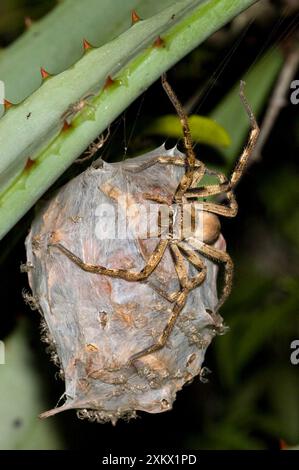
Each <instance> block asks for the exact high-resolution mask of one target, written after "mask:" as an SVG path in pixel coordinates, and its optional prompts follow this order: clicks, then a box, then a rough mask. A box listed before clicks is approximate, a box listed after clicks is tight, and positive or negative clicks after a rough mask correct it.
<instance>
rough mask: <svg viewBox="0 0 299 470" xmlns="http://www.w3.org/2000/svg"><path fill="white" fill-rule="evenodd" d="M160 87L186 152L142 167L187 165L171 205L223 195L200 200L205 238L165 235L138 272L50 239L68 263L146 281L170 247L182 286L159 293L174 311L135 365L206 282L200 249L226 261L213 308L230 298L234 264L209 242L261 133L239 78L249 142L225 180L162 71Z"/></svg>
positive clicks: (229, 211)
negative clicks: (199, 144) (201, 150)
mask: <svg viewBox="0 0 299 470" xmlns="http://www.w3.org/2000/svg"><path fill="white" fill-rule="evenodd" d="M162 85H163V87H164V89H165V91H166V93H167V94H168V97H169V98H170V100H171V102H172V104H173V105H174V107H175V109H176V111H177V114H178V116H179V118H180V121H181V124H182V129H183V135H184V137H183V140H184V148H185V155H184V156H169V155H168V156H167V155H161V156H158V157H156V158H155V159H153V160H152V161H150V162H146V163H144V165H143V166H141V169H142V168H149V167H150V166H152V165H154V164H157V163H158V164H161V165H178V166H182V167H184V168H185V172H184V174H183V176H182V178H181V180H180V182H179V184H178V186H177V188H176V191H175V193H174V196H173V203H175V204H179V205H181V204H183V203H184V202H188V201H191V202H192V200H194V199H195V200H196V198H199V197H200V198H205V197H208V196H216V195H225V196H226V200H227V203H226V204H220V203H217V202H210V201H208V202H207V201H204V202H203V203H202V211H203V212H204V216H205V217H204V221H205V223H207V224H208V225H209V230H208V231H207V233H206V234H205V232H204V234H205V236H204V237H203V240H199V239H197V238H195V237H192V236H191V237H188V238H187V239H186V238H185V239H184V238H181V239H173V238H172V237H171V234H170V233H169V236H168V237H167V238H166V239H164V238H163V239H162V238H160V240H159V242H158V243H157V245H156V248H155V249H154V251H153V253H152V254H151V255H150V257H149V258H148V260H147V261H146V263H145V266H144V267H143V268H142V269H141V271H138V272H137V271H131V270H126V269H111V268H105V267H104V266H99V265H93V264H89V263H86V262H84V261H83V260H82V259H80V258H79V257H78V256H76V255H75V254H73V253H72V252H71V251H69V250H68V249H67V248H66V247H64V246H63V245H61V244H60V243H59V242H55V239H54V240H53V239H52V241H51V243H50V245H52V246H55V247H56V248H58V249H59V250H60V251H61V252H62V253H64V254H65V255H66V256H67V257H68V258H69V259H70V260H71V261H73V262H74V263H75V264H76V265H78V266H79V267H80V268H81V269H83V270H84V271H87V272H90V273H97V274H103V275H106V276H110V277H117V278H121V279H124V280H126V281H131V282H137V281H144V280H146V279H147V278H148V277H149V276H150V274H152V273H153V271H154V270H155V269H156V267H157V266H158V264H159V263H160V261H161V259H162V257H163V255H164V253H165V250H166V248H167V247H169V249H170V252H171V254H172V256H173V260H174V265H175V270H176V273H177V276H178V280H179V284H180V289H179V290H178V291H177V292H174V293H172V294H171V295H169V294H165V293H163V296H164V297H166V298H167V299H168V300H169V302H171V303H172V304H173V308H172V312H171V314H170V317H169V319H168V322H167V324H166V326H165V328H164V330H163V331H162V333H161V334H160V336H159V337H158V339H157V341H156V342H155V343H154V344H152V345H151V346H149V347H147V348H146V349H143V350H142V351H140V352H138V353H136V354H134V355H133V356H131V358H130V360H129V365H131V364H133V363H134V361H135V360H136V359H139V358H140V357H142V356H145V355H147V354H151V353H153V352H155V351H157V350H159V349H161V348H162V347H164V346H165V344H166V341H167V339H168V338H169V336H170V334H171V332H172V330H173V328H174V325H175V323H176V320H177V318H178V316H179V314H180V312H181V311H182V309H183V307H184V305H185V303H186V299H187V296H188V294H189V292H190V291H191V290H193V289H195V288H196V287H197V286H199V285H200V284H202V283H203V281H204V280H205V277H206V271H207V270H206V266H205V264H204V262H203V260H202V258H201V257H200V256H199V253H200V254H201V255H203V256H204V257H207V258H209V259H210V260H212V261H213V262H216V263H220V264H222V265H224V286H223V290H222V294H221V296H220V299H219V302H218V304H217V307H216V309H215V311H216V312H217V311H218V309H219V308H220V307H221V306H222V304H223V303H224V301H225V300H226V298H227V297H228V295H229V293H230V291H231V287H232V278H233V262H232V260H231V258H230V256H229V255H228V254H227V253H226V252H224V251H221V250H219V249H217V248H215V247H214V246H212V245H213V244H214V243H215V241H216V240H217V238H218V236H219V234H220V222H219V220H218V217H217V215H222V216H225V217H235V215H236V214H237V210H238V206H237V202H236V199H235V196H234V193H233V189H234V187H235V186H236V184H237V183H238V181H239V180H240V178H241V176H242V174H243V172H244V170H245V167H246V164H247V162H248V159H249V157H250V154H251V153H252V151H253V149H254V146H255V144H256V142H257V138H258V135H259V128H258V125H257V122H256V120H255V117H254V114H253V112H252V110H251V107H250V105H249V103H248V102H247V99H246V97H245V95H244V82H241V85H240V98H241V101H242V103H243V106H244V108H245V111H246V113H247V115H248V117H249V120H250V125H251V130H250V135H249V139H248V142H247V145H246V147H245V148H244V150H243V152H242V154H241V155H240V157H239V159H238V161H237V163H236V165H235V168H234V169H233V171H232V173H231V175H230V177H229V178H227V177H226V176H225V175H223V174H222V173H220V172H217V171H214V170H209V169H208V168H206V167H205V165H204V163H202V162H201V161H199V160H197V159H196V157H195V153H194V150H193V144H192V139H191V134H190V129H189V125H188V118H187V116H186V113H185V112H184V109H183V107H182V105H181V103H180V101H179V100H178V98H177V96H176V95H175V93H174V91H173V90H172V88H171V86H170V85H169V83H168V82H167V81H166V77H165V76H164V75H163V76H162ZM139 170H140V167H139ZM205 175H211V176H213V177H215V178H216V179H217V180H218V182H217V184H212V185H207V186H198V184H199V183H200V181H201V180H202V178H203V177H204V176H205ZM146 198H147V199H149V200H153V201H155V202H158V203H161V198H160V197H155V196H154V195H150V194H149V195H147V196H146ZM162 202H163V201H162ZM168 205H169V203H168ZM216 214H217V215H216ZM184 258H186V259H187V260H188V261H189V262H190V263H191V265H193V266H194V267H195V268H196V270H197V271H198V273H197V274H196V275H195V276H193V277H189V275H188V270H187V268H186V265H185V261H184Z"/></svg>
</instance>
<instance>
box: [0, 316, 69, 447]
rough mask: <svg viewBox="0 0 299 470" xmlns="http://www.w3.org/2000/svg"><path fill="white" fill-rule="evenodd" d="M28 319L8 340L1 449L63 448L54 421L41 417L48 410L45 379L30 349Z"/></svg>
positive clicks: (2, 372) (0, 373) (1, 382)
mask: <svg viewBox="0 0 299 470" xmlns="http://www.w3.org/2000/svg"><path fill="white" fill-rule="evenodd" d="M28 327H29V325H28V323H27V322H25V321H24V320H23V321H22V322H20V323H19V326H18V327H17V329H16V330H15V331H14V332H13V333H12V334H11V335H10V336H9V337H8V338H6V340H5V364H2V365H0V397H1V400H0V415H1V420H0V449H2V450H12V449H19V450H21V449H23V450H29V449H61V448H63V443H62V436H61V434H60V432H59V429H58V428H57V426H56V425H55V422H54V421H41V420H39V419H37V415H38V414H39V413H40V412H41V411H43V410H44V409H45V408H46V407H47V402H46V399H45V397H44V396H43V394H44V395H45V394H46V390H45V388H44V386H43V380H42V379H43V377H42V374H41V371H39V370H38V363H37V360H36V358H35V357H34V351H33V350H32V349H30V346H29V340H30V334H29V332H28V330H29V328H28Z"/></svg>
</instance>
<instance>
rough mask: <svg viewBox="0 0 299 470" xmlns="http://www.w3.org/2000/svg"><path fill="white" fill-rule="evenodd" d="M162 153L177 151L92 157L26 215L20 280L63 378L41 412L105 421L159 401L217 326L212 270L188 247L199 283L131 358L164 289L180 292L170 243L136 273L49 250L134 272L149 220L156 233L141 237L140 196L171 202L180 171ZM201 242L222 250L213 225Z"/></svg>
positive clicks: (163, 303) (193, 365)
mask: <svg viewBox="0 0 299 470" xmlns="http://www.w3.org/2000/svg"><path fill="white" fill-rule="evenodd" d="M161 155H163V156H166V157H168V158H169V157H171V158H174V159H182V160H183V159H184V158H185V156H184V155H183V154H182V153H180V152H179V151H178V150H177V149H176V148H174V149H171V150H166V149H165V147H164V146H162V147H160V148H158V149H156V150H155V151H153V152H150V153H147V154H145V155H142V156H140V157H136V158H132V159H129V160H126V161H123V162H117V163H113V164H108V163H105V162H103V161H102V160H98V161H97V162H96V164H95V165H94V166H91V167H90V168H88V169H87V170H86V171H85V172H83V173H82V174H80V175H79V176H78V177H76V178H75V179H74V180H72V181H70V182H69V183H68V184H66V185H65V186H64V187H63V188H62V189H60V190H59V191H58V192H57V193H56V195H54V197H53V198H52V199H51V200H50V201H49V202H48V203H47V204H45V206H44V208H43V209H42V210H41V212H40V213H39V215H38V216H37V217H36V219H35V221H34V223H33V225H32V228H31V231H30V233H29V235H28V237H27V240H26V247H27V263H29V266H31V269H29V270H28V277H29V282H30V286H31V289H32V295H33V298H34V299H35V300H36V302H37V304H38V306H39V309H40V311H41V312H42V315H43V320H44V322H45V324H46V325H47V332H48V334H47V338H51V339H52V341H53V344H52V345H51V351H53V348H55V349H56V351H57V363H60V367H61V369H62V372H61V375H64V378H65V403H64V404H63V405H62V406H59V407H57V408H54V409H52V410H50V411H47V412H45V413H43V414H42V415H41V417H44V418H45V417H48V416H51V415H54V414H56V413H59V412H61V411H64V410H69V409H77V410H79V411H78V417H80V418H89V419H90V420H93V421H98V422H106V421H111V422H112V423H115V422H116V421H117V420H118V419H119V418H125V419H129V418H131V417H134V416H135V414H136V412H137V411H138V410H142V411H146V412H149V413H159V412H162V411H166V410H169V409H171V408H172V405H173V402H174V400H175V396H176V393H177V391H178V390H180V389H181V388H182V387H183V385H184V384H185V383H187V382H189V381H191V380H192V379H193V378H194V377H195V376H197V375H199V376H201V375H202V369H203V366H202V364H203V361H204V356H205V352H206V349H207V347H208V345H209V344H210V342H211V340H212V338H213V336H214V335H215V334H216V333H219V332H220V333H221V332H222V331H223V323H222V318H221V317H220V315H219V314H218V313H213V312H215V311H216V306H217V301H218V300H217V289H216V280H217V270H218V268H217V266H216V264H215V263H213V262H212V261H210V260H208V259H207V258H206V257H205V256H203V255H199V257H200V259H201V260H202V261H203V262H204V265H205V267H206V277H205V280H204V282H202V284H201V285H199V286H197V287H196V288H194V289H192V290H190V292H188V295H187V297H186V301H185V303H184V305H183V306H182V308H181V310H180V313H179V315H178V318H177V321H176V322H175V324H174V326H173V329H172V331H171V334H170V335H169V337H168V340H167V342H166V345H165V346H164V347H162V348H160V349H159V350H156V351H155V352H152V353H147V354H144V355H141V356H140V355H139V354H138V353H140V351H144V350H145V349H147V348H149V347H150V346H151V345H152V344H153V343H155V342H156V341H157V339H158V338H159V337H160V336H161V333H162V332H163V330H164V329H165V326H166V325H167V322H168V320H169V318H170V316H171V314H172V312H173V308H174V307H173V305H174V303H173V300H172V297H171V296H172V293H174V292H179V291H180V281H179V277H178V272H177V269H176V266H175V263H174V258H173V256H172V253H171V250H170V248H169V246H167V247H166V249H165V251H164V253H163V256H162V258H161V261H160V262H159V263H158V265H157V266H156V267H155V269H154V270H153V271H152V272H151V273H150V274H149V275H148V276H147V277H146V278H145V279H141V280H126V279H124V278H120V277H117V276H116V277H113V276H109V275H106V274H101V273H97V272H88V271H87V270H84V269H82V266H81V267H80V266H79V265H78V263H76V262H74V259H71V257H70V256H66V253H64V252H62V251H61V249H58V246H63V247H65V248H66V249H67V250H69V252H71V253H73V254H74V255H75V257H77V258H76V259H78V258H80V259H81V260H84V262H85V263H87V264H88V265H87V267H88V266H90V265H101V266H105V267H106V268H109V269H110V270H111V272H112V271H113V270H121V271H122V272H126V271H130V272H138V271H141V270H142V269H143V267H144V266H145V264H146V263H147V261H148V260H149V259H150V256H151V254H152V253H153V252H154V250H155V247H156V246H157V244H158V243H159V240H161V233H162V234H163V230H164V228H163V226H161V225H160V226H159V230H160V233H159V234H158V236H154V237H148V225H147V229H146V226H145V224H144V220H145V219H147V222H149V225H150V226H152V225H153V224H154V222H153V219H151V218H149V216H148V214H149V213H150V214H151V212H150V211H151V208H152V207H153V206H154V205H155V206H157V205H158V202H154V201H153V200H150V198H149V196H148V195H154V196H155V197H154V200H155V201H159V200H161V201H166V202H167V201H169V202H170V204H171V201H172V200H173V195H174V193H175V191H176V188H177V186H178V184H179V182H180V180H181V178H182V176H183V174H184V172H185V168H184V165H182V166H179V165H178V166H176V165H171V164H169V165H161V164H160V163H159V162H158V161H157V159H158V157H159V156H161ZM140 207H142V208H143V209H142V210H141V209H140ZM136 208H137V209H138V208H139V209H138V210H137V209H136ZM128 210H129V212H130V213H131V217H130V218H129V219H128V220H126V223H125V222H124V220H125V217H124V212H125V211H128ZM144 211H145V212H144ZM126 217H127V214H126ZM207 220H208V219H207ZM119 229H120V230H119ZM204 229H205V228H204ZM119 231H120V232H121V233H119ZM125 232H126V233H125ZM55 245H56V246H55ZM211 246H214V247H216V248H218V249H219V250H222V251H223V252H224V251H225V241H224V239H223V237H222V235H221V234H220V235H219V237H218V239H217V240H216V242H213V243H212V244H211ZM184 266H185V270H187V272H188V275H189V276H193V277H194V276H196V275H197V274H198V270H197V269H196V267H195V266H193V265H192V264H191V263H189V262H188V261H187V262H185V264H184ZM181 282H182V281H181ZM132 357H133V358H135V359H134V360H132ZM58 358H59V359H58Z"/></svg>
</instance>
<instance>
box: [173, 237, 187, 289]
mask: <svg viewBox="0 0 299 470" xmlns="http://www.w3.org/2000/svg"><path fill="white" fill-rule="evenodd" d="M169 248H170V253H171V256H172V259H173V262H174V267H175V270H176V273H177V276H178V278H179V282H180V285H181V288H182V289H189V284H188V270H187V269H186V265H185V261H184V258H183V256H182V254H181V252H180V250H179V248H178V246H177V245H176V244H175V243H171V244H170V245H169Z"/></svg>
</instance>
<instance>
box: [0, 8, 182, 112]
mask: <svg viewBox="0 0 299 470" xmlns="http://www.w3.org/2000/svg"><path fill="white" fill-rule="evenodd" d="M172 4H173V0H150V1H146V2H144V1H142V0H113V1H111V0H84V1H82V0H64V1H63V2H60V3H59V4H58V5H57V7H56V8H54V9H53V10H52V11H51V12H50V13H49V14H48V15H46V16H45V17H44V18H42V19H41V20H40V21H34V23H33V24H32V26H31V27H30V28H29V30H28V31H26V32H25V33H24V34H23V35H22V36H21V37H20V38H19V39H17V41H15V42H14V43H13V44H12V45H11V46H9V47H7V48H6V49H5V50H3V51H1V56H0V79H1V80H3V81H4V83H5V88H6V97H7V99H8V100H10V101H12V102H13V103H15V102H19V101H20V100H23V99H24V98H25V97H26V96H28V95H29V94H30V93H32V92H33V91H34V90H36V89H37V88H38V87H39V86H40V67H44V68H45V69H46V70H47V71H48V72H50V73H51V74H56V73H59V72H61V71H62V70H65V69H66V68H67V67H70V66H71V65H72V64H73V63H74V62H76V61H77V60H78V59H79V58H80V57H81V56H82V54H83V45H82V41H83V38H86V39H87V40H88V41H89V42H90V43H91V44H92V45H101V44H105V43H107V42H109V41H111V40H112V39H114V38H115V37H117V36H119V35H120V34H122V33H123V32H124V31H126V30H127V29H128V28H129V27H130V25H131V11H132V10H133V9H136V10H137V12H138V14H139V15H140V16H141V17H142V18H148V17H149V16H152V15H155V14H157V13H159V12H160V11H162V10H163V9H165V8H167V7H169V6H171V5H172ZM20 77H22V80H20Z"/></svg>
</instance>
